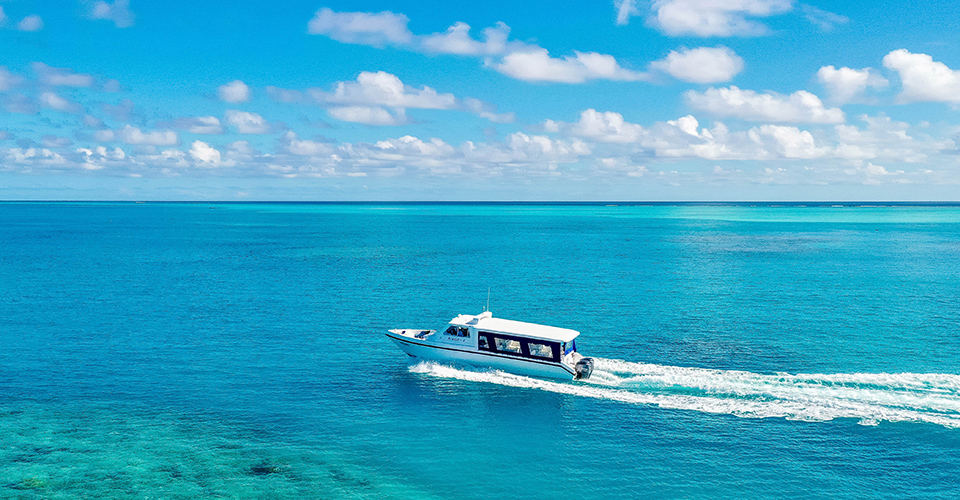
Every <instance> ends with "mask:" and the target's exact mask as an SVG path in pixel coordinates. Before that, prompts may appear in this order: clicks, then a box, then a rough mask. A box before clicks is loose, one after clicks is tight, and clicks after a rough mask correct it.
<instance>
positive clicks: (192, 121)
mask: <svg viewBox="0 0 960 500" xmlns="http://www.w3.org/2000/svg"><path fill="white" fill-rule="evenodd" d="M158 125H160V126H161V127H170V128H176V129H181V130H186V131H187V132H190V133H191V134H200V135H211V134H222V133H223V127H222V126H221V125H220V120H219V119H218V118H217V117H216V116H184V117H181V118H177V119H175V120H172V121H169V122H161V123H158Z"/></svg>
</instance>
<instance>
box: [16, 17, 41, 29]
mask: <svg viewBox="0 0 960 500" xmlns="http://www.w3.org/2000/svg"><path fill="white" fill-rule="evenodd" d="M17 29H18V30H20V31H40V30H42V29H43V19H41V18H40V16H38V15H36V14H34V15H32V16H27V17H25V18H23V20H22V21H20V22H19V23H17Z"/></svg>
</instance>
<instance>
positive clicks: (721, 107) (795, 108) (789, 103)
mask: <svg viewBox="0 0 960 500" xmlns="http://www.w3.org/2000/svg"><path fill="white" fill-rule="evenodd" d="M684 95H685V96H686V99H687V102H688V103H689V104H690V105H691V106H692V107H694V108H696V109H700V110H704V111H707V112H710V113H712V114H714V115H717V116H732V117H736V118H741V119H743V120H750V121H766V122H773V123H785V122H786V123H842V122H843V121H844V114H843V111H841V110H840V109H839V108H826V107H824V105H823V102H822V101H821V100H820V98H819V97H817V96H816V95H814V94H811V93H810V92H807V91H804V90H798V91H797V92H794V93H793V94H790V95H789V96H784V95H781V94H776V93H769V94H760V93H757V92H754V91H753V90H741V89H739V88H737V87H735V86H730V87H728V88H719V89H717V88H710V89H707V90H706V91H704V92H702V93H701V92H697V91H694V90H690V91H687V92H686V94H684Z"/></svg>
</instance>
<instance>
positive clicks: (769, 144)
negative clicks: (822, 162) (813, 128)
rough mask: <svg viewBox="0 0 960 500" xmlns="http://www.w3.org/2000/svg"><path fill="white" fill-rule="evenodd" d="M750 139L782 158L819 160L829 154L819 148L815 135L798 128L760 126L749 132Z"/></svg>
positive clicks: (827, 150)
mask: <svg viewBox="0 0 960 500" xmlns="http://www.w3.org/2000/svg"><path fill="white" fill-rule="evenodd" d="M747 134H748V136H749V137H750V139H752V140H753V141H754V142H756V143H757V144H760V145H762V146H764V147H765V149H767V150H771V151H774V152H776V154H777V156H780V157H782V158H819V157H821V156H823V155H825V154H827V153H828V152H829V149H827V148H818V147H817V145H816V141H814V139H813V134H811V133H810V132H809V131H806V130H800V129H799V128H797V127H788V126H784V125H760V126H759V127H754V128H752V129H750V130H749V131H748V132H747Z"/></svg>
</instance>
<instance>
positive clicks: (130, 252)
mask: <svg viewBox="0 0 960 500" xmlns="http://www.w3.org/2000/svg"><path fill="white" fill-rule="evenodd" d="M488 290H489V307H490V310H491V311H492V312H493V314H494V316H495V317H503V318H507V319H514V320H520V321H528V322H534V323H543V324H548V325H553V326H559V327H564V328H572V329H575V330H579V331H581V332H582V333H581V336H580V337H579V338H578V341H577V344H578V347H579V350H580V352H582V353H584V354H585V355H588V356H592V357H594V358H595V359H596V360H597V369H596V372H595V374H594V376H593V377H592V378H591V379H590V380H589V381H585V382H582V381H560V380H544V379H536V378H530V377H522V376H516V375H511V374H506V373H502V372H497V371H491V370H484V369H482V368H470V367H458V366H447V365H442V364H436V363H430V362H418V360H416V359H410V358H408V357H407V356H406V355H404V354H403V353H402V352H401V351H400V350H399V349H398V348H397V347H396V346H395V345H394V344H393V343H392V342H391V341H389V339H387V338H386V337H385V336H384V333H385V331H386V330H387V329H390V328H402V327H408V328H425V329H437V328H442V327H444V325H445V324H446V322H447V321H449V320H450V318H452V317H454V316H456V315H457V314H461V313H463V314H476V313H479V312H480V311H482V310H483V308H484V307H485V306H486V305H487V296H488ZM958 297H960V206H958V205H936V204H925V205H911V204H886V205H883V204H873V205H872V206H867V205H864V204H859V205H858V204H833V205H831V204H796V203H794V204H635V203H634V204H631V203H616V204H614V203H611V204H546V203H542V204H540V203H534V204H469V203H464V204H442V203H435V204H416V203H393V204H375V203H352V204H334V203H329V204H327V203H318V204H293V203H290V204H288V203H240V204H230V203H145V204H138V203H107V202H104V203H67V202H62V203H18V202H4V203H0V498H16V499H20V498H22V499H33V498H37V499H39V498H51V499H56V498H102V499H107V498H178V499H180V498H183V499H186V498H251V499H252V498H270V499H273V498H322V499H346V498H377V499H379V498H409V499H421V498H422V499H447V498H458V499H491V498H511V499H556V498H564V497H571V498H578V499H613V498H663V499H700V498H704V499H771V498H773V499H781V498H782V499H793V498H796V499H801V498H802V499H810V498H829V499H867V498H870V499H874V498H875V499H907V498H909V499H934V498H936V499H941V498H942V499H952V498H960V338H958V335H960V298H958Z"/></svg>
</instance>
